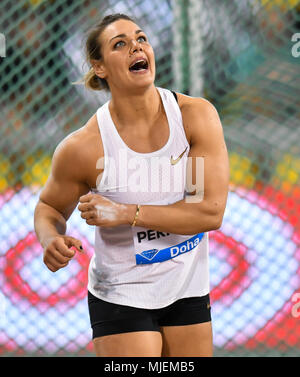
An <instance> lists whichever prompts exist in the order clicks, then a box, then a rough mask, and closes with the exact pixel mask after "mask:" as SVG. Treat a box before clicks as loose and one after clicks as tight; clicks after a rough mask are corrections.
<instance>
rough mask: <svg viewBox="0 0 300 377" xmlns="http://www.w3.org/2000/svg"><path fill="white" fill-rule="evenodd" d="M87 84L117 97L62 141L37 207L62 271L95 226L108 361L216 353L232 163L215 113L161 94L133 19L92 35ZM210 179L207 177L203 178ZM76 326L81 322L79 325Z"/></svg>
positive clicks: (96, 330) (97, 305)
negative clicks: (218, 245) (217, 255)
mask: <svg viewBox="0 0 300 377" xmlns="http://www.w3.org/2000/svg"><path fill="white" fill-rule="evenodd" d="M86 52H87V58H88V62H89V63H90V66H91V69H90V71H89V73H88V74H87V75H86V76H85V84H86V86H87V87H88V88H90V89H93V90H102V89H108V90H109V91H110V93H111V99H110V100H109V101H108V102H107V103H105V104H104V105H103V106H101V107H100V108H99V109H98V110H97V112H96V113H95V114H94V115H93V116H92V117H91V118H90V119H89V120H88V121H87V123H86V124H85V125H84V126H83V127H81V128H79V129H78V130H76V131H75V132H73V133H71V134H70V135H68V136H67V137H66V138H65V139H64V140H62V141H61V142H60V144H59V145H58V146H57V148H56V150H55V152H54V155H53V159H52V167H51V174H50V176H49V178H48V181H47V183H46V185H45V187H44V188H43V190H42V192H41V194H40V198H39V202H38V204H37V206H36V209H35V218H34V220H35V231H36V234H37V237H38V239H39V241H40V243H41V245H42V247H43V249H44V257H43V260H44V263H45V264H46V266H47V267H48V269H49V270H51V271H53V272H55V271H57V270H59V269H61V268H64V267H66V266H67V265H68V263H69V262H70V260H71V259H72V258H73V257H74V254H75V251H74V249H71V247H72V246H74V247H75V248H76V249H77V250H78V251H79V252H82V244H81V241H80V240H78V239H75V238H73V237H70V236H68V235H66V234H65V233H66V223H67V220H68V219H69V217H70V216H71V214H72V212H73V211H74V209H75V208H76V206H77V204H78V202H79V205H78V209H79V211H80V212H81V217H82V218H83V219H84V220H85V221H86V223H87V224H88V225H90V226H94V227H95V253H94V255H93V257H92V258H91V261H90V266H89V278H88V306H89V314H90V320H91V326H92V330H93V343H94V348H95V353H96V355H98V356H123V357H125V356H152V357H155V356H173V357H174V356H182V357H183V356H212V355H213V342H212V325H211V313H210V301H209V274H208V271H209V265H208V232H209V231H211V230H215V229H218V228H219V227H220V226H221V224H222V219H223V214H224V210H225V205H226V200H227V194H228V182H229V164H228V155H227V149H226V144H225V141H224V136H223V129H222V125H221V123H220V119H219V116H218V113H217V111H216V109H215V108H214V106H213V105H212V104H211V103H210V102H209V101H207V100H205V99H204V98H192V97H190V96H187V95H183V94H180V93H174V92H172V91H170V90H168V89H163V88H160V87H156V86H155V84H154V80H155V57H154V52H153V49H152V47H151V44H150V43H149V41H148V38H147V35H146V34H145V32H144V31H143V30H142V29H141V27H140V26H139V25H137V24H136V23H135V22H134V21H133V20H132V19H131V18H130V17H128V16H126V15H123V14H114V15H110V16H107V17H105V18H104V19H103V20H102V21H101V22H100V23H99V24H98V25H96V26H95V27H94V28H93V29H92V31H91V32H90V33H89V36H88V38H87V43H86ZM198 177H200V178H198ZM70 325H71V324H70Z"/></svg>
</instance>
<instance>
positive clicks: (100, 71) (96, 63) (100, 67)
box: [91, 60, 106, 79]
mask: <svg viewBox="0 0 300 377" xmlns="http://www.w3.org/2000/svg"><path fill="white" fill-rule="evenodd" d="M91 64H92V67H93V68H94V71H95V73H96V75H97V76H99V77H100V78H101V79H105V78H106V69H105V66H104V64H103V62H101V61H100V60H91Z"/></svg>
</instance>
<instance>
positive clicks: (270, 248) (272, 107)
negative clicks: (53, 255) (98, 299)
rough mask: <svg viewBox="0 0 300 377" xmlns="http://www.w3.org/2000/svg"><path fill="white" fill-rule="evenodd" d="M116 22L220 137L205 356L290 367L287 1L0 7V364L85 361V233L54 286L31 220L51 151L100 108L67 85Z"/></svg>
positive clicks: (296, 325)
mask: <svg viewBox="0 0 300 377" xmlns="http://www.w3.org/2000/svg"><path fill="white" fill-rule="evenodd" d="M115 12H123V13H128V14H129V15H132V16H134V17H135V18H136V19H137V20H138V23H139V24H140V25H141V26H142V27H143V28H144V30H145V31H146V33H147V34H148V36H149V37H150V42H151V43H152V45H153V46H154V49H155V53H156V61H157V82H156V84H157V86H161V87H167V88H170V89H173V90H177V91H179V92H182V93H186V94H189V95H192V96H204V97H205V98H207V99H208V100H210V101H211V102H212V103H213V104H214V105H215V106H216V108H217V109H218V111H219V114H220V117H221V120H222V123H223V127H224V133H225V138H226V142H227V146H228V150H229V157H230V166H231V171H230V193H229V197H228V204H227V209H226V212H225V216H224V221H223V225H222V227H221V229H219V230H218V231H215V232H211V233H210V239H211V266H210V270H211V271H210V273H211V288H212V289H211V298H212V303H213V305H212V316H213V329H214V345H215V355H216V356H220V355H229V356H230V355H234V356H238V355H243V356H247V355H249V356H250V355H251V356H253V355H259V356H276V355H278V356H284V355H288V356H296V355H298V356H299V355H300V305H299V301H300V286H299V260H300V220H299V218H300V185H299V184H300V153H299V149H300V143H299V141H300V127H299V120H300V111H299V109H300V106H299V105H300V75H299V73H300V65H299V63H300V57H297V55H298V54H297V51H298V50H300V48H298V50H297V48H296V47H297V46H295V41H294V42H292V36H293V35H294V34H295V33H297V32H300V2H299V1H296V0H288V1H284V0H269V1H268V0H230V1H224V0H189V1H187V0H186V1H184V0H182V1H180V0H178V1H175V0H174V1H167V0H151V1H150V0H128V1H125V0H124V1H115V0H98V1H95V0H80V1H79V0H64V1H58V0H57V1H55V0H52V1H43V0H28V1H25V0H24V1H17V2H15V1H8V0H2V1H1V4H0V32H1V33H2V34H3V35H4V36H5V46H3V43H4V41H3V38H2V56H3V55H4V54H3V51H4V48H3V47H5V57H3V58H2V59H1V65H0V80H1V81H0V90H1V98H0V101H1V104H0V106H1V117H0V172H1V174H0V287H1V290H0V355H1V356H5V355H12V356H22V355H25V356H26V355H62V356H68V355H77V356H80V355H90V354H91V355H92V354H93V349H92V344H91V341H90V339H91V330H90V326H89V319H88V311H87V304H86V283H87V265H88V260H89V257H90V256H91V254H92V252H93V248H92V245H93V238H94V233H93V228H92V227H89V226H88V225H86V224H85V222H84V221H82V219H81V218H80V215H79V213H78V212H79V211H78V210H76V211H75V212H74V214H73V215H72V217H71V219H70V220H69V222H68V234H70V235H73V236H75V237H78V238H80V239H81V240H82V242H83V246H84V248H85V249H86V250H88V253H87V255H77V256H76V258H75V259H74V260H73V261H72V262H71V263H70V264H69V266H68V268H66V269H63V270H60V271H59V272H57V273H55V274H52V273H51V272H50V271H48V270H47V268H46V267H45V266H44V265H43V262H42V248H41V246H40V245H39V243H38V242H37V240H36V237H35V234H34V231H33V212H34V207H35V204H36V202H37V200H38V193H39V190H40V189H41V187H42V186H43V185H44V184H45V182H46V180H47V176H48V174H49V169H50V164H51V156H52V153H53V151H54V148H55V146H56V145H57V144H58V143H59V142H60V141H61V140H62V139H63V138H64V137H65V136H66V135H67V134H69V133H70V132H72V131H73V130H76V129H77V128H79V127H81V126H82V125H83V124H84V123H85V122H86V120H87V119H88V118H89V117H90V116H91V115H92V114H93V113H94V112H95V110H96V109H97V108H98V107H99V106H101V104H103V103H104V102H105V101H106V100H107V99H108V96H107V95H106V94H105V93H101V92H99V93H94V92H89V91H87V90H86V89H84V87H83V86H80V85H76V86H75V85H71V82H73V81H76V80H77V79H79V78H80V77H81V76H82V73H83V72H86V71H87V66H86V65H85V64H84V56H83V50H84V48H83V46H84V36H85V32H86V31H87V30H88V28H89V27H91V26H92V25H93V24H95V23H96V22H98V20H99V19H100V18H102V17H103V16H104V15H107V14H109V13H115ZM299 38H300V36H299ZM293 46H294V50H293ZM293 51H294V53H293ZM295 51H296V53H295Z"/></svg>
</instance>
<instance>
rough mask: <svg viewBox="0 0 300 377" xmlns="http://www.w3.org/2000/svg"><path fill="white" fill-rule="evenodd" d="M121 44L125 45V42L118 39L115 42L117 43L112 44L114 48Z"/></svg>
mask: <svg viewBox="0 0 300 377" xmlns="http://www.w3.org/2000/svg"><path fill="white" fill-rule="evenodd" d="M121 46H125V42H124V41H119V42H117V43H116V44H115V45H114V48H118V47H121Z"/></svg>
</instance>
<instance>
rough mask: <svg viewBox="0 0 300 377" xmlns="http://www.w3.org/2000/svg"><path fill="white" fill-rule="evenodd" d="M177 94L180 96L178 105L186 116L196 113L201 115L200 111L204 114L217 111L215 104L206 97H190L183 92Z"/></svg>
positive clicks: (207, 114)
mask: <svg viewBox="0 0 300 377" xmlns="http://www.w3.org/2000/svg"><path fill="white" fill-rule="evenodd" d="M176 94H177V97H178V105H179V107H180V110H181V112H182V113H183V115H184V116H188V115H193V114H195V113H196V114H197V115H198V116H199V112H201V115H203V116H209V115H212V114H216V113H217V110H216V108H215V106H214V105H213V104H212V103H211V102H209V101H208V100H207V99H205V98H202V97H190V96H187V95H185V94H181V93H176Z"/></svg>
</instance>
